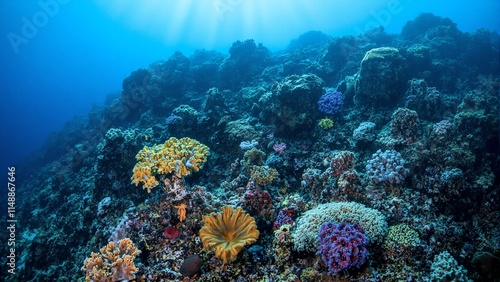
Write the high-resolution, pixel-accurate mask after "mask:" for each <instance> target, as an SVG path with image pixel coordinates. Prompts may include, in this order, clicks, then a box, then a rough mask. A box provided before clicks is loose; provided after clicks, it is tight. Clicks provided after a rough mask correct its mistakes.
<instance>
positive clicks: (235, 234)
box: [200, 206, 259, 263]
mask: <svg viewBox="0 0 500 282" xmlns="http://www.w3.org/2000/svg"><path fill="white" fill-rule="evenodd" d="M203 221H204V222H205V224H204V225H203V227H202V228H201V230H200V237H201V241H202V242H203V246H204V247H205V249H208V250H212V251H214V252H215V256H216V257H218V258H220V259H222V261H223V262H224V263H229V262H232V261H234V260H235V259H236V256H237V255H238V253H239V252H240V251H241V249H243V247H244V246H245V245H249V244H252V243H253V242H255V241H257V239H258V238H259V230H257V225H256V224H255V219H254V218H253V217H251V216H249V215H248V214H247V213H246V212H244V211H243V209H242V208H240V207H239V208H237V209H236V210H233V208H232V207H231V206H225V207H223V208H222V213H212V214H210V215H208V216H206V217H205V218H204V219H203Z"/></svg>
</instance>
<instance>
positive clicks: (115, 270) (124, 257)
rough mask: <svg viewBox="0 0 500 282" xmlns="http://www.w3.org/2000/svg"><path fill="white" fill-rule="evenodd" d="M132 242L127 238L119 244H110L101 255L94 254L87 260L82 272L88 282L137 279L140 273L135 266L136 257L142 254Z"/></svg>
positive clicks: (101, 251) (103, 249) (102, 250)
mask: <svg viewBox="0 0 500 282" xmlns="http://www.w3.org/2000/svg"><path fill="white" fill-rule="evenodd" d="M140 253H141V251H139V250H138V249H137V248H136V247H135V245H134V243H133V242H132V240H130V239H129V238H125V239H123V240H120V241H119V242H118V247H117V246H116V245H115V242H109V243H108V244H107V245H106V246H104V247H103V248H102V249H101V250H100V253H98V254H97V253H94V252H92V254H91V256H90V258H87V259H85V262H84V263H83V267H82V270H84V271H85V279H86V280H87V281H121V280H130V279H134V278H135V273H136V272H137V271H138V269H137V267H135V265H134V259H135V257H136V256H137V255H138V254H140Z"/></svg>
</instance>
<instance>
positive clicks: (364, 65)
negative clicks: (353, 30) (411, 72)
mask: <svg viewBox="0 0 500 282" xmlns="http://www.w3.org/2000/svg"><path fill="white" fill-rule="evenodd" d="M403 62H404V59H403V57H402V56H401V55H400V54H399V50H398V49H396V48H391V47H381V48H375V49H372V50H370V51H368V52H366V54H365V57H364V58H363V60H362V61H361V69H360V70H359V73H358V76H357V81H356V89H355V91H356V92H355V96H354V102H355V104H356V105H358V106H363V107H374V108H382V107H390V106H394V105H395V104H396V103H397V102H398V101H399V100H400V98H401V96H402V94H404V89H405V85H406V80H405V78H404V77H405V75H404V72H405V70H404V64H403Z"/></svg>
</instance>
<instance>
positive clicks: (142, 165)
mask: <svg viewBox="0 0 500 282" xmlns="http://www.w3.org/2000/svg"><path fill="white" fill-rule="evenodd" d="M209 153H210V149H209V148H208V147H207V146H205V145H203V144H201V143H200V142H198V141H196V140H193V139H190V138H187V137H185V138H181V139H177V138H175V137H171V138H170V139H168V140H167V141H166V142H165V144H162V145H154V146H152V147H147V146H145V147H144V148H143V149H142V150H140V151H139V153H137V156H136V159H137V161H138V162H137V164H136V165H135V167H134V175H133V176H132V178H131V180H132V183H134V184H135V185H136V186H137V185H139V183H141V182H142V183H143V188H144V189H148V193H149V192H151V189H152V188H154V187H156V186H157V185H158V184H159V182H158V180H157V179H156V176H157V175H173V176H175V177H176V178H178V179H181V178H182V177H184V176H186V175H189V174H191V172H193V171H198V170H199V169H200V168H202V167H203V164H204V163H205V162H206V161H207V156H208V155H209Z"/></svg>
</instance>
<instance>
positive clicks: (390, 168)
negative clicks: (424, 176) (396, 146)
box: [366, 149, 408, 184]
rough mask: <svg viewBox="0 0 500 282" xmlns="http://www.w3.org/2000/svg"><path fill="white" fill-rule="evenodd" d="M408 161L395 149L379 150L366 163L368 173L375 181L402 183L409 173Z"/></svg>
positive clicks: (376, 182) (375, 182)
mask: <svg viewBox="0 0 500 282" xmlns="http://www.w3.org/2000/svg"><path fill="white" fill-rule="evenodd" d="M405 164H406V161H405V160H404V159H403V157H402V156H401V154H400V153H399V152H397V151H395V150H386V151H384V152H382V150H380V149H379V150H377V152H376V153H375V154H373V155H372V159H371V160H369V161H368V162H367V164H366V175H367V177H368V178H369V179H370V180H371V181H372V182H373V183H374V184H378V183H381V182H385V183H387V184H400V183H402V182H403V180H404V179H405V177H406V175H407V174H408V169H407V168H405Z"/></svg>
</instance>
